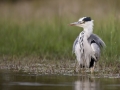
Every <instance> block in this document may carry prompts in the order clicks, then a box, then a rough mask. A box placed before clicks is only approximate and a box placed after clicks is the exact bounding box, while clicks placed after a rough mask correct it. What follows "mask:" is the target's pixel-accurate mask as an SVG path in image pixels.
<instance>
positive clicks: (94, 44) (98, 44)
mask: <svg viewBox="0 0 120 90" xmlns="http://www.w3.org/2000/svg"><path fill="white" fill-rule="evenodd" d="M88 42H89V43H90V45H91V48H92V50H93V51H94V52H95V57H96V59H97V60H98V59H99V57H100V49H101V48H103V47H105V46H106V45H105V43H104V41H103V40H102V39H101V38H100V37H99V36H97V35H96V34H91V36H90V37H89V38H88Z"/></svg>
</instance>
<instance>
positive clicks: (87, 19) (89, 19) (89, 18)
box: [83, 17, 91, 22]
mask: <svg viewBox="0 0 120 90" xmlns="http://www.w3.org/2000/svg"><path fill="white" fill-rule="evenodd" d="M83 21H85V22H87V21H91V17H85V18H84V19H83Z"/></svg>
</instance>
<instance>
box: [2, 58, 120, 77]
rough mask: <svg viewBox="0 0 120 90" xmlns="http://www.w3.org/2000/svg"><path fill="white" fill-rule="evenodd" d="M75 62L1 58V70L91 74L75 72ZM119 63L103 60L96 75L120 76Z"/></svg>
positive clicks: (88, 71) (96, 69)
mask: <svg viewBox="0 0 120 90" xmlns="http://www.w3.org/2000/svg"><path fill="white" fill-rule="evenodd" d="M75 62H76V61H75V60H69V59H68V60H67V59H62V60H47V59H40V57H39V56H28V57H16V56H12V57H10V56H9V57H6V56H5V57H1V58H0V70H11V71H13V72H26V73H31V74H42V75H45V74H62V75H65V74H66V75H67V74H70V75H74V74H85V72H86V73H88V74H90V70H89V69H85V71H83V73H76V72H75ZM119 68H120V65H119V62H114V63H106V62H103V61H102V60H101V61H99V62H98V63H97V65H96V68H95V74H96V75H105V74H109V75H113V74H120V69H119Z"/></svg>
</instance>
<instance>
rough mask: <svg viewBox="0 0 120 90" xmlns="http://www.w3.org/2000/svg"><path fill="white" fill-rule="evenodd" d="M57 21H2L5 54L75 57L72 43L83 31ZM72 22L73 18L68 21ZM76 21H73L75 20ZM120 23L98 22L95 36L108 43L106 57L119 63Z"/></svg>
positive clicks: (0, 42) (1, 40) (1, 45)
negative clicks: (21, 22)
mask: <svg viewBox="0 0 120 90" xmlns="http://www.w3.org/2000/svg"><path fill="white" fill-rule="evenodd" d="M61 19H62V20H61V21H60V19H57V20H56V19H54V18H53V20H51V22H47V21H46V22H45V21H44V22H42V21H35V20H31V21H30V22H29V23H23V24H20V23H15V22H14V21H9V20H6V21H4V22H2V21H0V54H1V55H34V54H35V55H36V54H37V55H39V56H42V57H48V58H51V59H52V58H68V59H71V58H72V57H73V56H72V44H73V41H74V40H75V38H76V37H77V35H78V34H79V33H80V32H81V30H82V29H81V28H78V27H70V26H69V25H68V24H69V23H70V22H69V20H67V19H63V18H61ZM68 19H69V18H68ZM71 22H72V21H71ZM119 24H120V21H118V20H116V19H115V18H113V17H112V19H111V17H108V18H107V19H106V20H104V21H100V22H99V21H97V20H96V21H95V26H94V33H96V34H98V35H99V36H100V37H101V38H102V39H103V40H104V41H105V43H106V46H107V47H106V48H105V50H104V51H103V54H102V57H105V58H108V59H109V60H113V59H112V58H113V57H114V61H115V60H119V58H120V57H119V46H120V41H119V38H120V35H119V33H120V30H119V28H120V26H119ZM119 61H120V60H119Z"/></svg>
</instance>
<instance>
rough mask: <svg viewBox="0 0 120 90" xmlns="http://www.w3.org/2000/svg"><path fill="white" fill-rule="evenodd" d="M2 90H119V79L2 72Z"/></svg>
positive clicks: (0, 84) (0, 74) (0, 80)
mask: <svg viewBox="0 0 120 90" xmlns="http://www.w3.org/2000/svg"><path fill="white" fill-rule="evenodd" d="M0 77H1V78H0V90H119V88H120V79H119V78H97V77H95V76H91V75H35V74H30V73H23V72H11V71H1V72H0Z"/></svg>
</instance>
